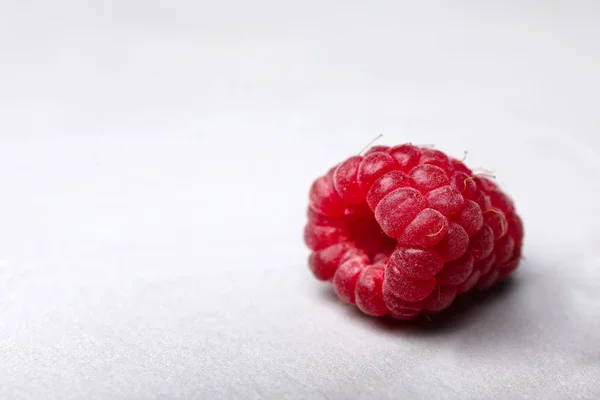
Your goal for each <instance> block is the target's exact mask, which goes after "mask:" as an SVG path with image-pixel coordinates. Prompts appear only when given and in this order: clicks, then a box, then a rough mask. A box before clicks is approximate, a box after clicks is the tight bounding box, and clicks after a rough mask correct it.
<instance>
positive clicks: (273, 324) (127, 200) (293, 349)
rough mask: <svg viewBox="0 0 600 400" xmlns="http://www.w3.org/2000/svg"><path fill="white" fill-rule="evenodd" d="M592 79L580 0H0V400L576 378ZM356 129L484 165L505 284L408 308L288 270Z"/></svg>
mask: <svg viewBox="0 0 600 400" xmlns="http://www.w3.org/2000/svg"><path fill="white" fill-rule="evenodd" d="M492 3H495V5H492ZM451 4H452V5H451ZM599 71H600V3H598V2H597V1H594V0H589V1H567V0H562V1H551V2H550V1H547V2H542V1H533V0H530V1H516V0H514V1H502V2H500V1H498V2H482V1H474V0H473V1H468V2H467V1H421V2H417V1H398V0H395V1H392V0H389V1H372V2H365V1H341V0H340V1H318V0H304V1H301V2H300V1H299V2H284V1H276V0H271V1H268V0H254V1H246V2H243V1H203V0H200V1H192V0H189V1H168V0H163V1H159V0H145V1H142V0H138V1H134V0H119V1H117V0H113V1H100V0H97V1H77V0H71V1H69V0H55V1H43V0H37V1H33V0H29V1H28V0H19V1H10V0H1V1H0V171H1V173H0V186H1V188H2V190H1V195H0V261H1V262H0V398H6V399H16V400H18V399H115V400H118V399H211V400H212V399H228V400H229V399H238V398H239V399H474V400H481V399H520V398H529V399H560V400H563V399H584V398H588V399H595V398H598V396H600V295H599V293H600V291H599V286H600V216H599V215H600V206H599V204H600V203H599V201H598V195H599V193H600V179H599V178H598V177H599V174H600V157H599V154H600V138H599V135H600V115H599V112H598V105H599V104H600V73H599ZM378 133H384V134H385V135H386V136H385V138H384V141H383V143H387V144H396V143H401V142H406V141H412V142H414V143H419V144H430V143H431V144H436V145H437V147H438V148H440V149H442V150H444V151H447V152H449V153H451V154H453V155H456V156H461V155H462V152H463V150H469V158H468V162H469V163H470V165H472V166H484V167H487V168H489V169H493V170H494V171H495V172H496V174H497V175H498V181H499V182H500V183H501V184H503V185H504V187H505V188H506V190H507V191H508V192H509V193H510V194H511V195H512V196H513V197H514V199H515V201H516V202H517V205H518V208H519V210H520V212H521V213H522V216H523V219H524V221H525V226H526V234H527V236H526V248H525V255H526V257H527V259H526V260H525V261H524V262H523V264H522V266H521V268H520V270H519V272H518V273H517V274H516V276H515V279H513V281H512V282H511V284H509V285H505V286H504V287H502V288H501V290H497V291H494V293H493V294H492V295H490V296H487V297H485V298H484V299H483V300H482V301H481V302H479V303H478V304H477V305H475V306H473V307H471V308H468V309H466V310H462V311H460V310H459V311H455V312H454V313H453V314H450V315H449V316H446V317H444V318H440V319H436V320H434V321H433V323H432V324H429V325H428V324H421V325H416V326H414V325H413V326H406V325H392V324H389V323H382V322H380V321H378V320H374V319H370V318H365V317H363V316H361V315H360V313H358V312H356V311H355V310H353V309H352V308H351V307H348V306H343V305H341V304H340V303H339V302H338V301H336V300H335V298H334V296H333V295H332V294H331V292H330V291H329V289H328V287H327V285H324V284H321V283H319V282H317V281H315V280H314V279H313V278H312V277H311V275H310V273H309V271H308V269H307V266H306V256H307V254H308V252H307V250H306V249H305V248H304V246H303V244H302V228H303V223H304V217H305V214H304V213H305V207H306V204H307V191H308V187H309V185H310V183H311V181H312V179H314V178H315V177H316V176H317V175H318V174H320V173H323V172H324V171H325V170H326V169H327V168H328V167H329V166H331V165H333V164H334V163H336V162H337V161H339V160H340V159H342V158H343V157H347V156H349V155H351V154H353V153H356V152H358V151H359V150H360V148H361V147H362V146H363V145H365V144H366V143H367V142H368V141H369V140H370V139H371V138H373V137H374V136H375V135H376V134H378Z"/></svg>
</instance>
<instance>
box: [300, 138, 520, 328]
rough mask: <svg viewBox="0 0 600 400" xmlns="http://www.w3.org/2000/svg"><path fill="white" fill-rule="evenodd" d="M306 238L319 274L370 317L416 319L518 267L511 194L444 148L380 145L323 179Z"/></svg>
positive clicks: (314, 192) (312, 199)
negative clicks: (452, 156)
mask: <svg viewBox="0 0 600 400" xmlns="http://www.w3.org/2000/svg"><path fill="white" fill-rule="evenodd" d="M307 215H308V222H307V224H306V227H305V229H304V241H305V243H306V245H307V246H308V247H309V248H310V249H311V250H312V253H311V254H310V256H309V266H310V269H311V271H312V272H313V274H314V276H315V277H316V278H317V279H319V280H323V281H331V282H332V285H333V289H334V291H335V292H336V294H337V295H338V297H339V298H340V299H341V300H343V301H344V302H347V303H351V304H356V305H357V306H358V308H359V309H360V310H361V311H363V312H364V313H365V314H368V315H373V316H384V315H389V316H391V317H392V318H396V319H413V318H416V317H418V316H419V315H422V314H433V313H436V312H439V311H442V310H444V309H445V308H447V307H448V306H450V305H451V304H452V302H453V301H454V299H455V298H456V296H458V295H461V294H463V293H466V292H469V291H471V290H483V289H486V288H489V287H490V286H492V285H493V284H494V283H496V282H497V281H498V280H500V279H502V278H504V277H506V276H507V275H508V274H510V273H511V272H512V271H514V270H515V269H516V268H517V266H518V264H519V261H520V258H521V251H522V246H523V224H522V221H521V218H520V217H519V216H518V214H517V212H516V209H515V206H514V204H513V202H512V200H511V199H510V198H509V197H508V196H507V195H506V194H504V193H503V192H502V190H501V189H500V188H499V187H498V185H497V184H496V183H494V182H492V181H491V180H490V179H489V178H487V177H485V176H478V175H475V174H474V173H473V172H472V171H471V170H470V169H469V168H467V166H466V165H465V164H464V163H463V162H462V161H459V160H457V159H454V158H451V157H448V156H446V155H445V154H444V153H442V152H441V151H439V150H433V149H430V148H422V147H418V146H413V145H411V144H403V145H400V146H395V147H391V148H390V147H387V146H373V147H372V148H371V149H369V150H368V151H366V152H365V155H364V156H362V155H361V156H353V157H350V158H348V159H347V160H345V161H344V162H342V163H340V164H338V165H337V166H335V167H334V168H332V169H330V170H329V171H328V172H327V173H326V174H325V175H324V176H322V177H319V178H318V179H317V180H315V181H314V183H313V184H312V187H311V189H310V196H309V207H308V214H307Z"/></svg>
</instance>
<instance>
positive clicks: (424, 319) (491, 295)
mask: <svg viewBox="0 0 600 400" xmlns="http://www.w3.org/2000/svg"><path fill="white" fill-rule="evenodd" d="M518 286H519V284H518V279H515V278H514V277H512V276H509V277H506V278H505V279H503V280H502V281H500V282H498V283H496V284H495V285H494V286H492V287H490V288H488V289H486V290H484V291H482V292H479V291H473V292H470V293H466V294H463V295H460V296H458V297H457V298H456V300H455V301H454V302H453V303H452V305H451V306H450V307H448V308H447V309H446V310H443V311H441V312H439V313H437V314H433V315H429V316H420V317H418V318H416V319H414V320H409V321H401V320H395V319H393V318H390V317H371V316H368V315H366V314H364V313H362V312H361V311H360V310H359V309H358V308H357V307H355V306H348V307H340V309H341V310H345V312H346V313H347V314H348V315H349V316H350V317H351V318H353V319H356V320H357V321H358V322H362V323H366V324H368V325H369V326H371V327H372V328H374V329H381V330H385V331H392V332H394V331H398V332H404V333H409V332H410V333H424V334H428V333H431V334H435V333H442V332H446V331H452V330H456V329H460V327H461V326H464V325H468V324H469V321H470V320H471V319H472V318H476V316H477V314H480V313H487V312H488V310H486V309H488V308H491V306H492V305H494V304H496V303H498V302H501V301H503V299H505V298H507V297H509V296H510V294H511V292H514V290H516V289H517V287H518ZM320 293H321V296H322V298H323V299H324V300H326V301H332V302H336V303H341V300H339V298H338V297H337V296H336V294H335V292H334V291H333V289H332V288H331V286H329V285H327V286H323V289H322V290H321V291H320Z"/></svg>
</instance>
